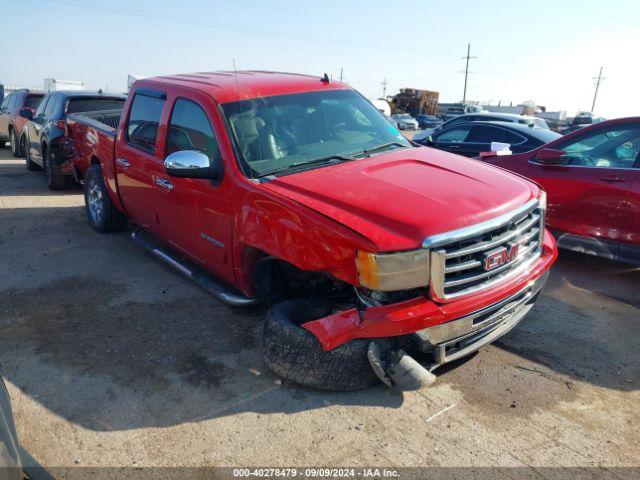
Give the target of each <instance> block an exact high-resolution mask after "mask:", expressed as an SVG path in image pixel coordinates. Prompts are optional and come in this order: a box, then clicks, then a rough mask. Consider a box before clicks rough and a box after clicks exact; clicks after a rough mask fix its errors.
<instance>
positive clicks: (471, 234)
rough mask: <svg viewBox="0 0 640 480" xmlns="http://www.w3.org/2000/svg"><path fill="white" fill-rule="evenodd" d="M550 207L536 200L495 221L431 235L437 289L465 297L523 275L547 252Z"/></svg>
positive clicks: (442, 294)
mask: <svg viewBox="0 0 640 480" xmlns="http://www.w3.org/2000/svg"><path fill="white" fill-rule="evenodd" d="M543 231H544V211H543V210H542V209H541V208H540V207H539V205H538V201H537V200H533V201H531V202H529V203H527V204H526V205H524V206H523V207H522V208H520V209H518V210H516V211H514V212H512V213H510V214H507V215H504V216H502V217H499V218H497V219H495V220H491V221H489V222H485V223H481V224H479V225H475V226H471V227H468V228H464V229H461V230H456V231H455V232H449V233H448V234H444V235H438V236H437V237H432V238H431V239H427V240H425V244H424V246H425V247H428V248H431V293H432V296H433V297H434V299H436V300H450V299H455V298H460V297H462V296H465V295H469V294H471V293H476V292H478V291H481V290H486V289H489V288H492V287H494V286H496V285H498V284H500V283H502V282H504V281H507V280H509V279H511V278H513V277H514V276H516V275H518V274H519V273H520V272H521V271H522V270H523V269H525V268H526V267H527V266H528V265H530V264H531V263H532V262H533V261H534V260H535V259H536V258H538V257H539V256H540V253H541V243H542V234H543Z"/></svg>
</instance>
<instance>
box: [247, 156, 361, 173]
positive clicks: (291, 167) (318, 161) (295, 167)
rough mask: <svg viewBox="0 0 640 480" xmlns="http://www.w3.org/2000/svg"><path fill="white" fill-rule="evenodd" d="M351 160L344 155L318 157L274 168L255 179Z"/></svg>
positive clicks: (351, 158)
mask: <svg viewBox="0 0 640 480" xmlns="http://www.w3.org/2000/svg"><path fill="white" fill-rule="evenodd" d="M351 160H354V158H353V157H347V156H345V155H327V156H326V157H320V158H316V159H314V160H309V161H308V162H295V163H292V164H290V165H286V166H284V167H280V168H276V169H273V170H271V171H269V172H265V173H262V174H260V175H259V176H258V177H257V178H263V177H269V176H271V175H276V174H278V173H283V172H288V171H291V170H294V171H295V170H304V168H300V167H306V166H311V165H318V164H321V163H327V164H330V163H336V161H337V162H350V161H351Z"/></svg>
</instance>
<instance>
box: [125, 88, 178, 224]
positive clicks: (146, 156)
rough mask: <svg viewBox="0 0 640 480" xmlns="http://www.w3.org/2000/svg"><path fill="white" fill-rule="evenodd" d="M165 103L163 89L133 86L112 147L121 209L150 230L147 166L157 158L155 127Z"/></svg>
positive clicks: (151, 205) (152, 205) (151, 200)
mask: <svg viewBox="0 0 640 480" xmlns="http://www.w3.org/2000/svg"><path fill="white" fill-rule="evenodd" d="M165 103H166V94H165V93H164V92H160V91H156V90H149V89H146V88H145V89H138V90H136V91H135V92H134V97H133V100H132V101H131V106H130V108H129V115H128V118H127V123H126V125H125V127H124V131H123V132H122V133H121V137H119V138H118V140H117V141H116V149H115V169H116V178H117V181H118V190H119V191H120V198H121V199H122V203H123V205H124V207H125V210H126V211H127V214H128V215H129V217H130V218H131V219H132V220H133V222H134V223H136V224H137V225H139V226H141V227H143V228H147V229H150V230H151V231H154V230H155V227H156V218H155V210H156V208H155V184H154V179H153V177H152V174H151V171H150V170H151V169H152V168H153V165H154V164H157V163H158V162H159V158H158V156H160V154H159V153H156V151H157V147H158V145H157V143H158V142H157V139H158V129H159V127H160V119H161V117H162V110H163V108H164V105H165ZM156 155H158V156H156Z"/></svg>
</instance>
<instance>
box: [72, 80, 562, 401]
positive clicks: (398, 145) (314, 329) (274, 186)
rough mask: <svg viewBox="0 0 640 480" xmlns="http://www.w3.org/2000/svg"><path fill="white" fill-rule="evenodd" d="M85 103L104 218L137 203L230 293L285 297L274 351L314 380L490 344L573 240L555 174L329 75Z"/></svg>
mask: <svg viewBox="0 0 640 480" xmlns="http://www.w3.org/2000/svg"><path fill="white" fill-rule="evenodd" d="M69 121H72V122H75V124H76V126H75V128H74V130H75V131H76V132H77V133H76V135H78V136H79V137H78V138H76V139H75V143H76V145H78V153H77V156H76V158H75V159H74V161H75V162H76V165H77V166H78V168H79V169H84V170H86V174H84V175H83V176H84V179H85V200H86V211H87V215H88V219H89V222H90V224H91V226H92V227H93V228H94V229H95V230H97V231H99V232H109V231H114V230H118V229H121V228H124V227H125V225H126V224H127V221H129V222H130V223H132V224H133V225H135V228H134V229H133V233H132V236H133V237H134V239H136V240H137V241H138V242H139V243H140V244H142V245H143V246H145V247H146V248H147V249H148V250H149V251H151V252H153V254H154V255H156V256H157V257H158V258H160V259H162V260H164V261H166V262H167V263H169V264H170V265H172V266H173V267H174V268H176V269H177V270H179V271H180V272H182V273H184V274H186V275H187V276H189V277H190V278H191V279H192V280H194V281H196V282H197V283H198V284H200V285H201V286H203V287H204V288H206V289H207V290H209V291H210V292H212V293H213V294H215V295H216V296H217V297H218V298H220V299H222V300H224V301H226V302H228V303H230V304H232V305H246V304H251V303H255V302H256V301H261V302H263V303H265V304H267V305H270V306H271V308H270V309H269V311H268V313H267V316H266V319H265V326H264V338H263V352H264V357H265V362H266V364H267V366H268V367H270V368H271V369H272V370H274V371H275V372H277V373H279V374H280V375H282V376H284V377H286V378H289V379H291V380H294V381H296V382H299V383H302V384H305V385H310V386H314V387H319V388H327V389H352V388H361V387H364V386H367V385H370V384H372V382H374V381H377V380H376V378H380V379H381V380H383V381H385V382H387V383H393V382H396V383H399V381H398V380H397V378H398V372H399V371H401V370H402V368H401V367H402V365H406V362H405V360H406V359H407V358H409V359H410V360H411V359H412V358H413V357H408V356H407V355H405V354H404V352H405V351H411V352H414V353H415V352H418V353H415V355H418V354H423V355H425V360H424V362H423V363H425V362H427V364H428V371H429V372H430V371H431V370H432V369H434V368H436V367H437V366H440V365H442V364H444V363H447V362H450V361H452V360H454V359H457V358H460V357H462V356H464V355H467V354H469V353H471V352H473V351H475V350H477V349H478V348H480V346H482V345H484V344H486V343H488V342H491V341H493V340H495V339H496V338H498V337H499V336H501V335H503V334H504V333H506V332H507V331H509V330H510V329H511V328H512V327H513V326H515V325H516V324H517V323H518V322H519V321H520V320H521V319H522V317H523V316H524V315H525V314H526V313H527V312H528V311H529V309H530V308H531V307H532V305H533V302H534V300H535V298H536V296H537V294H538V292H539V291H540V289H541V287H542V285H543V283H544V281H545V279H546V276H547V273H548V271H549V268H550V267H551V264H552V263H553V262H554V260H555V258H556V256H557V249H556V246H555V242H554V240H553V238H552V236H551V235H550V234H549V233H548V232H547V231H546V230H545V229H544V216H545V209H546V199H545V194H544V192H543V191H542V190H541V189H540V188H539V187H538V186H537V185H535V184H534V183H531V182H530V181H528V180H526V179H524V178H522V177H519V176H516V175H513V174H511V173H508V172H505V171H504V170H502V169H498V168H495V167H492V166H489V165H485V164H482V163H480V162H476V161H472V160H469V159H465V158H462V157H459V156H457V155H452V154H449V153H445V152H441V151H438V150H434V149H431V148H427V147H421V146H416V145H414V144H412V143H411V142H409V141H408V140H406V139H405V138H404V137H403V136H402V135H401V134H400V133H399V132H398V130H397V129H396V128H395V127H393V126H392V125H391V124H390V123H389V122H388V121H387V120H386V119H385V117H384V116H383V115H382V114H381V113H380V112H378V110H377V109H376V108H375V107H374V106H373V105H371V104H370V103H369V102H368V101H367V100H366V99H365V98H363V97H362V96H361V95H360V94H359V93H358V92H356V91H355V90H353V89H351V88H350V87H348V86H347V85H345V84H342V83H339V82H331V81H329V79H328V78H327V76H326V75H325V76H324V77H323V78H319V77H313V76H307V75H294V74H286V73H275V72H258V71H246V72H219V73H197V74H189V75H174V76H164V77H157V78H149V79H144V80H139V81H137V82H136V83H135V85H134V86H133V88H132V90H131V92H130V94H129V96H128V98H127V101H126V104H125V106H124V110H123V111H122V114H121V116H120V118H119V119H118V120H116V121H115V122H114V119H113V118H110V119H109V122H107V123H110V124H109V125H108V124H107V123H104V122H102V121H99V119H97V118H95V117H93V116H92V115H87V116H82V115H81V114H77V115H70V118H69ZM409 363H411V362H409ZM369 365H371V366H372V367H373V368H370V367H369ZM427 373H428V372H427ZM394 375H395V376H394ZM429 378H431V377H429ZM434 378H435V377H434Z"/></svg>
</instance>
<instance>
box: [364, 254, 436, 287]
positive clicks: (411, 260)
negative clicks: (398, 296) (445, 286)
mask: <svg viewBox="0 0 640 480" xmlns="http://www.w3.org/2000/svg"><path fill="white" fill-rule="evenodd" d="M356 265H357V267H358V276H359V279H360V285H362V286H363V287H366V288H369V289H371V290H378V291H385V292H390V291H394V290H406V289H409V288H418V287H425V286H427V285H428V284H429V251H428V250H413V251H410V252H398V253H370V252H365V251H362V250H358V254H357V257H356Z"/></svg>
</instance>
